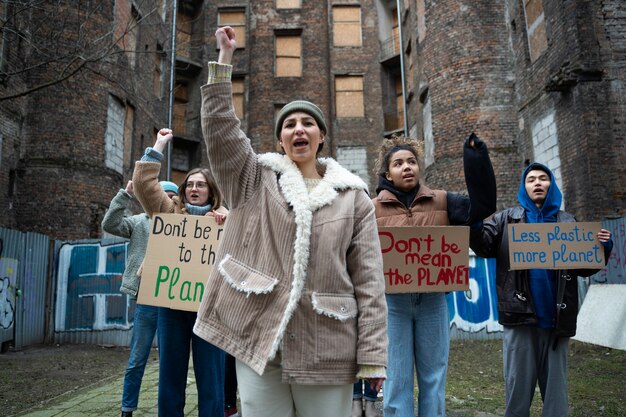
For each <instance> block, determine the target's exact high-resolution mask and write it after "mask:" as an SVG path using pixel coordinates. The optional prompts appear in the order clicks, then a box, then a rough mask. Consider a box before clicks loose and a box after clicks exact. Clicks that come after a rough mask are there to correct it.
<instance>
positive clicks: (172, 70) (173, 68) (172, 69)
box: [165, 0, 404, 181]
mask: <svg viewBox="0 0 626 417" xmlns="http://www.w3.org/2000/svg"><path fill="white" fill-rule="evenodd" d="M177 14H178V0H174V2H173V7H172V53H171V58H170V66H171V67H170V102H169V108H168V109H167V112H168V113H167V127H168V128H170V129H171V128H172V115H173V114H174V76H175V73H176V15H177ZM403 82H404V81H403ZM402 89H403V90H402V94H404V84H403V86H402ZM171 151H172V142H168V143H167V169H166V171H165V172H166V174H167V176H166V179H167V180H168V181H171V179H170V178H171V171H172V170H171V163H172V152H171Z"/></svg>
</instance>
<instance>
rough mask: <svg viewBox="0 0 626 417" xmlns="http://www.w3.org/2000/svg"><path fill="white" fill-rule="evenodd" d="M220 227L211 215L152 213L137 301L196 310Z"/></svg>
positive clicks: (220, 230) (217, 243)
mask: <svg viewBox="0 0 626 417" xmlns="http://www.w3.org/2000/svg"><path fill="white" fill-rule="evenodd" d="M222 230H223V226H218V225H217V223H216V221H215V219H214V218H213V217H208V216H189V215H182V214H155V215H154V216H153V218H152V220H151V221H150V238H149V239H148V248H147V250H146V257H145V259H144V264H143V271H142V274H141V285H140V286H139V295H138V297H137V302H138V303H139V304H148V305H152V306H159V307H169V308H173V309H175V310H187V311H197V310H198V307H199V306H200V301H201V300H202V295H203V293H204V286H205V283H206V281H207V279H208V277H209V273H210V272H211V268H212V267H213V265H214V264H215V258H216V253H217V248H218V246H219V240H220V237H221V235H222Z"/></svg>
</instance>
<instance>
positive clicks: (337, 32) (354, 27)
mask: <svg viewBox="0 0 626 417" xmlns="http://www.w3.org/2000/svg"><path fill="white" fill-rule="evenodd" d="M333 45H335V46H361V24H360V23H353V22H337V23H335V25H334V27H333Z"/></svg>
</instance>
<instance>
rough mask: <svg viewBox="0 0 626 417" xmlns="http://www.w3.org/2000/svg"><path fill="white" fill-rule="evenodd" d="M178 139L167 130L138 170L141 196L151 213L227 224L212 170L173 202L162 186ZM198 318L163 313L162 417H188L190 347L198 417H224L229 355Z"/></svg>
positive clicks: (192, 174) (199, 174)
mask: <svg viewBox="0 0 626 417" xmlns="http://www.w3.org/2000/svg"><path fill="white" fill-rule="evenodd" d="M173 138H174V135H173V134H172V131H171V130H170V129H161V130H160V131H159V133H158V134H157V140H156V142H155V144H154V146H153V147H151V148H150V147H149V148H147V149H146V152H145V153H144V155H143V156H142V158H141V160H140V161H137V163H136V164H135V171H134V173H133V184H134V188H135V190H134V191H135V196H136V197H137V199H138V200H139V202H140V203H141V205H142V206H143V208H144V210H145V211H146V213H147V214H148V215H149V216H150V217H152V215H154V214H155V213H180V214H189V215H196V216H213V217H215V219H216V221H217V223H218V224H223V223H224V221H225V219H226V215H227V213H228V211H227V210H226V209H225V208H224V207H222V195H221V193H220V191H219V189H218V188H217V185H216V184H215V182H214V181H213V179H212V178H211V174H210V172H209V170H208V169H206V168H195V169H192V170H191V171H189V173H188V174H187V176H186V177H185V180H184V181H183V183H182V184H181V186H180V188H179V191H178V196H175V197H174V198H172V199H171V200H170V199H169V198H168V197H167V195H166V194H165V192H164V191H163V189H162V188H161V186H160V185H159V172H160V170H161V160H162V159H163V151H164V150H165V147H166V146H167V143H168V142H170V141H171V140H172V139H173ZM196 315H197V314H196V312H192V311H182V310H174V309H170V308H167V307H161V308H159V319H158V326H157V329H158V342H159V400H158V409H159V416H160V417H183V415H184V413H183V410H184V408H185V388H186V386H187V370H188V368H189V354H190V347H191V351H192V352H193V369H194V374H195V377H196V387H197V389H198V416H199V417H222V416H223V413H224V359H225V358H224V352H223V351H222V350H221V349H219V348H217V347H215V346H213V345H212V344H210V343H208V342H207V341H205V340H203V339H202V338H200V337H198V336H196V335H195V334H194V333H193V331H192V330H193V325H194V323H195V321H196Z"/></svg>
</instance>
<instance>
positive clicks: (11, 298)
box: [0, 228, 49, 349]
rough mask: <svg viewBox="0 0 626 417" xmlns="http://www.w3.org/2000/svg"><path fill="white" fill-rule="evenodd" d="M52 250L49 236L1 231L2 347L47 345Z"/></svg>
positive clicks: (0, 303) (18, 347) (0, 291)
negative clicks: (49, 269) (49, 268)
mask: <svg viewBox="0 0 626 417" xmlns="http://www.w3.org/2000/svg"><path fill="white" fill-rule="evenodd" d="M48 248H49V238H48V237H47V236H46V235H42V234H39V233H24V232H20V231H17V230H11V229H5V228H0V343H6V342H9V341H13V342H14V344H15V348H16V349H21V348H22V347H24V346H28V345H31V344H36V343H42V342H43V341H44V337H45V317H46V316H45V314H46V303H45V294H46V284H47V277H48ZM18 294H21V295H20V296H18Z"/></svg>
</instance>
